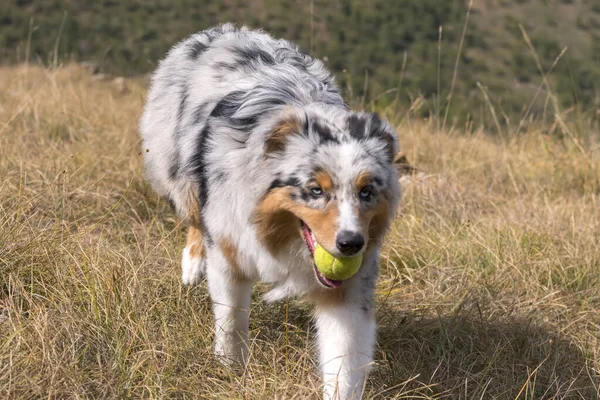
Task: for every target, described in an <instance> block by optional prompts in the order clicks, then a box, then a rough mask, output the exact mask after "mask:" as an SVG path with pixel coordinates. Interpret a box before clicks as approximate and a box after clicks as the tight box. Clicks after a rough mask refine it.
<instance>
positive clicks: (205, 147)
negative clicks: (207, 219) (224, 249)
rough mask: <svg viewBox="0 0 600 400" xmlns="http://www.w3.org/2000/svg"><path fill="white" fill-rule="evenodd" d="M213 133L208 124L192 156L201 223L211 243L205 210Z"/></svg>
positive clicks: (199, 136)
mask: <svg viewBox="0 0 600 400" xmlns="http://www.w3.org/2000/svg"><path fill="white" fill-rule="evenodd" d="M211 135H212V131H211V129H210V127H209V125H208V124H207V125H206V126H205V127H204V128H203V129H202V131H201V132H200V135H198V143H197V145H196V152H195V154H194V155H193V156H192V159H191V171H192V173H193V175H194V177H195V178H196V180H197V181H198V197H199V200H200V210H201V215H200V220H201V221H200V223H201V225H203V230H202V232H203V233H204V234H205V236H206V240H207V242H208V243H209V244H211V243H212V238H211V236H210V233H209V232H208V230H207V229H206V224H205V223H204V210H205V209H206V204H207V203H208V190H209V187H208V174H207V168H206V167H207V166H206V159H205V157H206V153H207V152H208V151H210V137H211Z"/></svg>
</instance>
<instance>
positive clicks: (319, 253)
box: [314, 243, 362, 281]
mask: <svg viewBox="0 0 600 400" xmlns="http://www.w3.org/2000/svg"><path fill="white" fill-rule="evenodd" d="M314 257H315V265H316V266H317V268H318V269H319V271H321V273H322V274H323V275H324V276H325V277H326V278H327V279H333V280H336V281H343V280H346V279H348V278H351V277H352V276H353V275H354V274H356V273H357V272H358V270H359V268H360V265H361V264H362V255H359V256H354V257H339V258H335V257H334V256H333V254H331V253H329V252H328V251H327V250H325V249H324V248H323V247H322V246H321V245H320V244H319V243H317V247H316V248H315V254H314Z"/></svg>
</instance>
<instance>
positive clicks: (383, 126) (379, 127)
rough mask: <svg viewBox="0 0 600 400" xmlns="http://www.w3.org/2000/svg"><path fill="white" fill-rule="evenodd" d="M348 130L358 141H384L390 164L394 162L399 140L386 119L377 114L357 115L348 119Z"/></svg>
mask: <svg viewBox="0 0 600 400" xmlns="http://www.w3.org/2000/svg"><path fill="white" fill-rule="evenodd" d="M348 130H349V132H350V135H351V136H353V137H354V138H356V139H359V140H360V139H367V138H375V139H378V140H381V141H382V144H383V148H384V151H385V154H386V156H387V159H388V162H389V163H390V164H391V163H393V161H394V155H395V154H396V152H397V151H398V140H397V138H396V130H395V129H394V128H393V127H392V125H391V124H390V123H389V122H388V121H387V120H385V119H382V118H381V117H380V116H379V115H378V114H376V113H365V114H362V113H357V114H352V115H351V116H350V117H349V118H348Z"/></svg>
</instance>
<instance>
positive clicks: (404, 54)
mask: <svg viewBox="0 0 600 400" xmlns="http://www.w3.org/2000/svg"><path fill="white" fill-rule="evenodd" d="M475 3H476V4H474V5H473V8H472V10H471V13H470V19H469V23H468V25H467V29H466V31H465V38H464V46H463V49H462V52H461V54H460V57H459V59H458V61H459V64H458V65H459V67H458V69H457V77H456V78H457V79H456V83H455V85H454V91H453V97H452V101H451V107H450V117H451V118H452V119H451V121H456V120H458V121H464V120H466V119H469V120H474V121H475V122H486V123H489V122H490V121H491V113H490V109H491V108H493V109H494V110H495V113H496V114H497V120H498V121H499V123H501V124H502V125H509V126H511V125H513V126H514V125H516V124H517V123H518V122H520V121H521V120H522V118H523V117H524V116H525V111H526V110H527V109H528V108H530V113H531V114H533V115H534V116H536V117H538V118H544V117H547V119H548V118H550V117H552V115H553V114H554V113H555V111H556V110H555V109H553V108H552V107H551V106H549V102H548V94H549V93H550V91H549V90H548V89H550V90H551V92H553V93H555V94H556V96H557V98H558V102H557V105H558V106H560V107H561V109H563V110H564V109H568V108H569V107H572V106H575V107H576V108H577V109H578V110H591V111H592V112H591V115H594V114H595V111H596V109H598V108H600V67H599V65H600V7H599V6H598V4H597V0H531V1H523V0H478V1H476V2H475ZM467 9H468V4H467V1H466V0H465V1H459V0H455V1H439V0H401V1H395V0H369V1H358V0H339V1H329V0H315V1H314V2H312V1H291V0H284V1H281V0H248V1H242V0H229V1H225V0H218V1H204V2H199V1H193V0H173V1H167V0H144V1H141V0H127V1H116V0H99V1H91V0H88V1H77V2H76V1H71V0H8V1H3V2H2V4H0V59H1V60H3V61H4V62H17V61H23V60H25V59H26V57H27V53H28V52H27V43H28V42H27V37H28V34H29V31H30V22H32V25H31V26H32V28H33V29H32V34H31V42H30V51H29V55H30V59H39V60H41V61H42V62H44V63H47V62H49V60H51V59H53V49H54V48H55V45H56V44H57V38H58V37H59V34H60V41H59V42H58V47H57V48H58V52H57V53H58V54H57V56H58V59H59V60H66V59H75V60H77V61H83V60H87V61H92V62H94V63H97V64H98V65H99V66H100V68H101V70H102V71H103V72H108V73H114V74H121V75H133V74H139V73H146V72H148V71H151V70H152V69H153V68H154V67H155V66H156V63H157V61H158V60H159V59H160V58H161V57H162V56H163V55H164V53H165V52H166V50H167V49H168V48H169V47H170V46H171V45H173V44H174V43H175V42H177V41H178V40H180V39H182V38H184V37H185V36H186V35H188V34H190V33H192V32H195V31H198V30H202V29H204V28H207V27H209V26H212V25H215V24H217V23H220V22H225V21H232V22H235V23H237V24H246V25H248V26H251V27H263V28H265V29H266V30H268V31H270V32H272V33H273V34H274V35H276V36H281V37H285V38H288V39H291V40H294V41H296V42H298V43H299V44H300V45H301V47H302V48H303V49H305V50H306V51H308V52H311V53H312V54H314V55H315V56H317V57H320V58H324V59H325V60H326V63H327V65H328V66H329V67H330V68H331V69H332V70H333V71H334V72H335V73H336V74H337V76H338V80H339V82H340V85H341V86H342V88H343V89H344V90H345V94H346V97H347V98H349V99H358V100H359V101H365V100H366V101H367V102H373V103H374V104H375V105H376V106H378V107H381V106H386V105H389V104H396V105H398V111H399V112H404V111H405V110H406V109H407V108H408V107H409V106H410V105H411V104H414V103H415V101H416V100H417V99H421V96H422V100H424V101H422V100H419V101H418V103H419V104H420V107H419V112H420V114H421V115H429V114H431V115H434V116H435V115H438V113H439V114H441V115H443V114H444V113H445V110H446V104H447V97H448V94H449V93H450V88H451V86H452V81H453V74H454V71H455V61H456V59H457V54H458V50H459V45H460V42H461V37H462V31H463V26H464V25H465V20H466V17H467ZM520 25H522V26H523V28H524V30H525V32H527V33H528V35H529V37H530V38H531V41H532V44H533V47H534V48H535V50H536V52H537V55H538V56H539V60H540V64H541V67H542V69H543V71H544V72H547V71H549V70H550V69H552V73H551V77H550V79H549V87H545V86H544V85H542V80H543V79H542V76H543V72H540V70H539V68H538V66H537V64H536V60H535V57H534V53H533V52H532V51H531V50H530V48H529V46H528V45H527V43H526V41H525V40H524V37H523V34H522V31H521V29H520V28H519V26H520ZM61 26H62V28H61ZM440 26H441V27H442V35H441V46H440V47H441V52H439V54H438V42H439V38H440V30H439V28H440ZM565 46H568V50H567V51H566V52H565V53H564V55H562V57H561V58H560V60H558V62H557V63H556V65H555V66H554V67H553V68H552V65H553V63H554V61H555V60H556V58H557V57H558V56H559V55H560V54H561V51H562V49H563V48H564V47H565ZM438 56H439V57H438ZM438 60H439V62H438ZM438 73H439V76H440V78H439V80H438ZM477 82H480V83H481V88H479V87H478V85H477ZM438 86H439V90H438ZM540 87H541V88H542V90H541V91H540V93H539V94H537V95H536V93H537V92H538V89H539V88H540ZM398 88H399V90H396V89H398ZM484 92H485V93H487V94H488V96H489V102H488V101H486V100H485V97H484V94H483V93H484ZM529 104H531V107H528V106H529ZM438 105H439V106H438Z"/></svg>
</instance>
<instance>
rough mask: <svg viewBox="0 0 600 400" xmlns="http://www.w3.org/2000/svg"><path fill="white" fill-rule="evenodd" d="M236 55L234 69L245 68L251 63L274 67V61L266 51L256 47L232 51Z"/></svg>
mask: <svg viewBox="0 0 600 400" xmlns="http://www.w3.org/2000/svg"><path fill="white" fill-rule="evenodd" d="M233 52H234V53H235V54H236V55H237V63H236V64H235V69H237V68H241V67H245V66H247V65H248V64H251V63H261V64H264V65H275V59H274V58H273V56H272V55H270V54H269V53H267V52H266V51H264V50H262V49H259V48H258V47H252V48H247V47H239V48H236V49H234V50H233Z"/></svg>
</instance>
